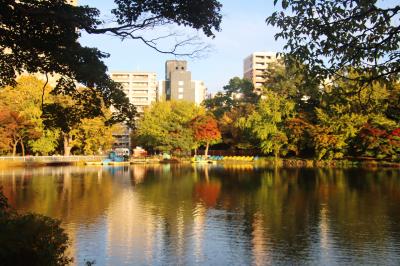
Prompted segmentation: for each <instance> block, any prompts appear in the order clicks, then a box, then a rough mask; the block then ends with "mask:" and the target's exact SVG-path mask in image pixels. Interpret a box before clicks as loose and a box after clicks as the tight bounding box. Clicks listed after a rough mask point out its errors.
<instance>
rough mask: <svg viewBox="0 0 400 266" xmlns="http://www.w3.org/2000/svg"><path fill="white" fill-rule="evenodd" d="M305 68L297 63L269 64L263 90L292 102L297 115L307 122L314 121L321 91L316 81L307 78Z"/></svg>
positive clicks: (278, 62) (283, 61)
mask: <svg viewBox="0 0 400 266" xmlns="http://www.w3.org/2000/svg"><path fill="white" fill-rule="evenodd" d="M285 58H286V57H285ZM306 68H307V66H305V65H302V64H299V63H297V62H291V61H289V60H284V59H278V61H277V62H273V63H271V64H269V65H268V68H267V69H266V71H265V73H264V76H265V77H266V81H265V83H264V90H267V91H273V92H275V93H277V94H278V95H280V96H281V97H284V98H287V99H289V100H292V101H294V102H295V104H296V111H297V112H298V113H300V114H301V115H302V116H303V117H304V118H307V119H308V120H314V119H315V113H314V110H315V108H316V107H319V105H320V104H321V98H322V94H323V91H322V90H321V86H320V83H319V82H318V81H316V80H315V79H312V78H311V77H308V76H307V70H306Z"/></svg>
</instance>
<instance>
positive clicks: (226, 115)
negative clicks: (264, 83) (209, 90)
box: [204, 77, 260, 149]
mask: <svg viewBox="0 0 400 266" xmlns="http://www.w3.org/2000/svg"><path fill="white" fill-rule="evenodd" d="M259 99H260V96H259V95H258V94H257V93H256V92H255V90H254V86H253V84H252V82H251V81H249V80H247V79H241V78H238V77H234V78H232V79H230V80H229V84H228V85H226V86H224V88H223V92H219V93H217V95H216V96H215V97H214V98H212V99H207V100H205V102H204V105H205V107H206V108H207V110H209V111H210V112H211V113H213V115H214V116H215V117H216V118H217V119H218V124H219V128H220V130H221V134H222V139H223V142H224V143H225V144H227V145H229V146H231V147H232V148H236V149H248V148H254V146H255V145H257V140H256V139H255V138H253V137H252V134H251V133H250V132H249V130H248V129H247V128H243V127H239V126H238V124H237V121H238V119H239V118H240V117H246V116H248V115H249V114H250V113H252V112H253V111H254V108H255V105H256V104H257V102H258V100H259Z"/></svg>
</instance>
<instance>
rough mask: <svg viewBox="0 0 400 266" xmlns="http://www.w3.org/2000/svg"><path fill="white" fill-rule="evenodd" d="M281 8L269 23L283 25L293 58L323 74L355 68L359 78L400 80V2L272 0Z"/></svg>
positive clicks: (280, 35) (333, 74)
mask: <svg viewBox="0 0 400 266" xmlns="http://www.w3.org/2000/svg"><path fill="white" fill-rule="evenodd" d="M278 2H281V3H282V9H283V11H281V10H279V11H276V12H274V13H273V14H272V15H271V16H269V17H268V18H267V23H268V24H271V25H273V26H277V27H279V28H280V29H281V31H280V32H278V33H277V34H276V35H275V38H276V39H279V38H281V39H284V40H286V41H287V42H286V45H285V47H284V48H285V49H286V50H288V54H289V57H288V59H290V60H292V59H293V60H295V61H298V62H303V63H304V64H306V65H308V66H309V70H310V72H311V74H312V76H317V77H318V78H319V79H320V80H324V79H325V78H326V77H329V76H330V77H334V78H337V76H341V73H343V71H346V70H347V69H348V68H349V67H352V68H355V69H356V70H357V71H358V72H359V73H360V74H363V73H369V74H370V75H368V76H364V75H359V76H357V80H358V81H360V82H359V84H363V83H365V82H368V81H372V80H381V79H384V80H386V81H397V80H398V77H399V73H400V54H399V53H398V44H399V42H400V34H399V32H400V26H399V24H398V16H399V14H400V5H398V4H394V3H393V4H391V5H384V4H382V3H380V2H378V1H377V0H371V1H353V0H333V1H323V0H313V1H309V0H307V1H297V0H282V1H278V0H274V4H275V5H276V4H277V3H278Z"/></svg>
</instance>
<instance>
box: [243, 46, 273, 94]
mask: <svg viewBox="0 0 400 266" xmlns="http://www.w3.org/2000/svg"><path fill="white" fill-rule="evenodd" d="M276 60H277V57H276V53H273V52H255V53H252V54H251V55H249V56H248V57H246V58H245V59H244V60H243V78H246V79H249V80H251V81H252V82H253V85H254V88H255V89H256V90H260V89H261V87H262V86H263V84H264V82H265V79H266V77H265V70H266V69H267V68H268V65H269V64H270V63H272V62H276Z"/></svg>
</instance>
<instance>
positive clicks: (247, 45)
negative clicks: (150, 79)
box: [79, 0, 283, 92]
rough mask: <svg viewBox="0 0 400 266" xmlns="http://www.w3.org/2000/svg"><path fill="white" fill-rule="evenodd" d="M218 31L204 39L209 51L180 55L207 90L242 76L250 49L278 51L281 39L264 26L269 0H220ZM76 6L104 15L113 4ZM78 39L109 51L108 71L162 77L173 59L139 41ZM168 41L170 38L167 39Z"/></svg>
mask: <svg viewBox="0 0 400 266" xmlns="http://www.w3.org/2000/svg"><path fill="white" fill-rule="evenodd" d="M220 2H221V3H222V4H223V8H222V14H223V22H222V31H221V32H217V33H216V37H215V39H213V40H211V39H207V40H206V41H207V42H208V43H209V44H210V45H211V46H212V51H211V52H209V53H208V54H207V55H206V56H205V57H202V58H198V59H190V58H184V59H185V60H187V61H188V64H189V66H188V68H189V70H190V71H191V72H192V78H193V79H197V80H204V82H205V84H206V86H207V87H208V90H209V92H215V91H218V90H221V89H222V87H223V86H224V85H226V84H227V83H228V81H229V79H230V78H232V77H234V76H239V77H241V76H242V75H243V73H242V72H243V70H242V68H243V59H244V58H245V57H246V56H248V55H249V54H251V53H252V52H254V51H272V52H279V51H282V47H283V42H282V41H275V40H274V37H273V36H274V33H275V32H276V29H274V28H272V27H270V26H267V25H266V23H265V19H266V17H267V16H268V15H270V14H271V13H272V12H273V11H274V10H275V7H274V6H273V4H272V2H273V1H265V0H248V1H243V0H223V1H220ZM79 4H80V5H89V6H92V7H97V8H99V9H100V10H101V11H102V12H104V15H106V14H107V11H108V10H110V9H111V8H112V7H113V1H109V0H108V1H98V0H97V1H96V0H80V1H79ZM81 42H82V43H83V44H84V45H86V46H90V47H97V48H99V49H100V50H101V51H103V52H107V53H109V54H110V57H109V58H108V59H106V60H105V63H106V65H107V66H108V69H109V71H136V70H138V71H152V72H156V73H157V75H158V79H160V80H161V79H163V78H164V63H165V61H166V60H168V59H175V57H174V56H172V55H163V54H160V53H157V52H156V51H154V50H153V49H151V48H148V47H147V46H145V45H144V44H142V43H141V42H140V41H135V40H125V41H123V42H121V40H119V39H118V38H115V37H111V36H92V35H89V36H88V35H83V36H82V39H81ZM171 42H172V40H171Z"/></svg>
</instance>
